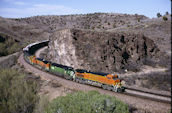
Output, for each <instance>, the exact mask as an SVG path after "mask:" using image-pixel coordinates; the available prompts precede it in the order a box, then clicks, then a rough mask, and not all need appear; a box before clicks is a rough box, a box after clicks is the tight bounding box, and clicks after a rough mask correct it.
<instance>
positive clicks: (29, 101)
mask: <svg viewBox="0 0 172 113" xmlns="http://www.w3.org/2000/svg"><path fill="white" fill-rule="evenodd" d="M36 93H37V84H36V83H35V82H33V81H31V80H30V81H28V80H26V79H25V76H24V75H23V74H21V73H19V72H17V71H16V70H11V69H5V70H0V113H32V112H33V109H34V106H35V103H36V102H37V99H38V96H37V95H36Z"/></svg>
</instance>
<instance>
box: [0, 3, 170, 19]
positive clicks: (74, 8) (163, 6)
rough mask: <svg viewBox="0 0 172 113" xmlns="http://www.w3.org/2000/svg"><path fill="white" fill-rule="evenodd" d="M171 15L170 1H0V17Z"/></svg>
mask: <svg viewBox="0 0 172 113" xmlns="http://www.w3.org/2000/svg"><path fill="white" fill-rule="evenodd" d="M166 11H168V12H169V13H171V0H0V16H2V17H10V18H20V17H29V16H37V15H66V14H86V13H94V12H105V13H106V12H107V13H126V14H136V13H137V14H143V15H145V16H148V17H150V18H152V17H156V14H157V13H158V12H160V13H161V14H162V15H163V14H165V12H166Z"/></svg>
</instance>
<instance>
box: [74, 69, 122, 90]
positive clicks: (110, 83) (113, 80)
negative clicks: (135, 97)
mask: <svg viewBox="0 0 172 113" xmlns="http://www.w3.org/2000/svg"><path fill="white" fill-rule="evenodd" d="M75 81H76V82H79V83H84V84H90V85H95V86H99V87H102V88H103V89H108V90H112V91H115V92H123V91H124V87H123V86H122V85H121V80H120V79H119V78H118V75H113V74H107V73H98V72H90V71H87V70H82V69H76V70H75Z"/></svg>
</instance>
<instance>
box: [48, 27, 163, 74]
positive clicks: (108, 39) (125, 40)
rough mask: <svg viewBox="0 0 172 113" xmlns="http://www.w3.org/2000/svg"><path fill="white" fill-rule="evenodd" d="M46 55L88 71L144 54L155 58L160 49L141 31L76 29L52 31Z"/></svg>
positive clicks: (110, 68)
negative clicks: (137, 32) (136, 32)
mask: <svg viewBox="0 0 172 113" xmlns="http://www.w3.org/2000/svg"><path fill="white" fill-rule="evenodd" d="M48 50H49V51H48V56H47V57H48V59H49V60H51V61H53V62H57V63H60V64H64V65H67V66H72V67H74V68H83V69H87V70H92V71H103V72H114V71H119V70H121V69H126V68H127V67H126V66H129V65H131V64H133V65H139V64H141V63H142V62H143V59H144V58H147V57H149V58H153V59H155V60H156V59H157V58H158V57H159V56H160V51H159V49H158V48H157V46H156V45H155V44H154V42H153V41H152V40H151V39H149V38H147V37H145V36H144V35H142V34H133V33H122V32H113V33H110V32H98V31H90V30H79V29H63V30H59V31H56V32H55V33H53V35H52V36H51V38H50V43H49V49H48Z"/></svg>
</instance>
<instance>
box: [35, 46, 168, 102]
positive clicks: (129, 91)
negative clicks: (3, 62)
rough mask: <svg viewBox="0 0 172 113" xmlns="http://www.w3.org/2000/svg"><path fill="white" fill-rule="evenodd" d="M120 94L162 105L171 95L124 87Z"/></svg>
mask: <svg viewBox="0 0 172 113" xmlns="http://www.w3.org/2000/svg"><path fill="white" fill-rule="evenodd" d="M33 46H34V45H33ZM39 54H40V53H39ZM39 54H38V56H39ZM32 66H33V65H32ZM122 94H124V95H130V96H135V97H140V98H145V99H150V100H153V101H158V102H162V103H169V104H170V103H171V94H162V93H161V92H160V93H155V92H152V91H151V90H148V89H147V90H141V89H139V88H135V87H129V86H126V90H125V92H123V93H122Z"/></svg>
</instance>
